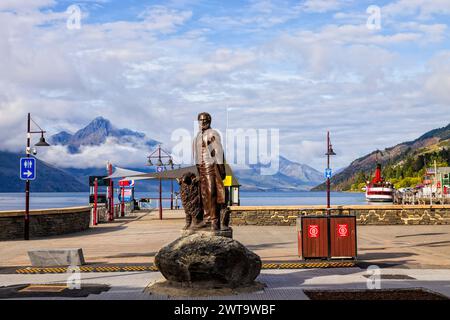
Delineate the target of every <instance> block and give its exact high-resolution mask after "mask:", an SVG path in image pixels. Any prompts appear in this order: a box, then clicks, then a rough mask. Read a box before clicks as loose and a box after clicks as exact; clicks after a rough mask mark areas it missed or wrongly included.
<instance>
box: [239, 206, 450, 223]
mask: <svg viewBox="0 0 450 320" xmlns="http://www.w3.org/2000/svg"><path fill="white" fill-rule="evenodd" d="M230 210H231V224H232V225H260V226H261V225H262V226H273V225H279V226H294V225H295V224H296V219H297V217H299V216H302V215H325V214H326V211H327V210H326V207H325V206H305V207H301V206H297V207H294V206H277V207H269V206H267V207H244V206H233V207H230ZM349 214H351V215H356V220H357V223H358V224H372V225H396V224H405V225H407V224H410V225H413V224H450V205H432V206H430V205H376V206H375V205H354V206H332V208H331V215H349Z"/></svg>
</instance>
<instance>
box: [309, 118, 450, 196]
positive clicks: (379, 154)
mask: <svg viewBox="0 0 450 320" xmlns="http://www.w3.org/2000/svg"><path fill="white" fill-rule="evenodd" d="M449 149H450V124H449V125H447V126H446V127H443V128H438V129H434V130H431V131H429V132H427V133H425V134H423V135H422V136H420V137H418V138H417V139H415V140H413V141H407V142H403V143H399V144H397V145H395V146H393V147H390V148H386V149H384V150H382V151H380V150H375V151H373V152H371V153H369V154H367V155H365V156H363V157H360V158H358V159H356V160H354V161H353V162H352V163H351V164H350V165H349V166H348V167H347V168H345V169H344V170H342V171H341V172H340V173H338V174H336V175H335V176H334V177H332V178H331V188H332V189H333V190H336V191H342V190H349V189H350V188H351V186H352V185H353V184H354V183H355V182H359V181H358V175H361V174H363V175H364V176H366V177H370V175H371V174H372V173H373V171H374V170H375V167H376V163H377V162H379V163H380V164H381V165H382V166H383V167H390V168H394V170H395V168H400V167H401V166H404V165H405V164H407V163H417V165H415V168H414V170H412V171H413V173H417V172H418V171H419V170H420V169H421V168H423V167H424V166H426V165H427V163H426V162H427V160H430V159H432V158H433V157H434V158H436V157H439V155H440V154H441V153H442V154H444V155H445V156H444V158H445V157H448V152H447V151H448V150H449ZM443 160H444V161H447V162H448V161H449V159H443ZM428 165H430V164H429V163H428ZM401 174H402V175H403V173H401ZM325 189H326V185H325V183H322V184H320V185H318V186H316V187H314V188H313V189H312V190H313V191H318V190H325Z"/></svg>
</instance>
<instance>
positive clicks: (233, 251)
mask: <svg viewBox="0 0 450 320" xmlns="http://www.w3.org/2000/svg"><path fill="white" fill-rule="evenodd" d="M155 265H156V267H157V268H158V270H159V271H160V272H161V273H162V275H163V276H164V278H166V280H167V282H164V283H160V284H158V285H156V287H155V288H159V289H160V290H159V292H160V293H162V292H169V291H170V290H172V289H173V290H174V291H173V292H178V294H179V295H194V294H195V291H196V289H202V290H203V291H204V292H205V294H206V295H208V294H212V293H214V292H215V290H216V289H223V292H224V294H225V295H228V294H232V292H237V291H236V290H239V288H241V289H243V290H247V289H250V290H253V289H255V290H261V287H260V286H259V285H258V284H257V283H256V282H255V280H256V278H257V277H258V275H259V274H260V272H261V267H262V262H261V258H260V257H259V256H258V255H257V254H255V253H254V252H252V251H250V250H249V249H247V248H246V247H245V246H244V245H243V244H241V243H240V242H238V241H236V240H233V239H231V238H228V237H223V236H216V235H214V234H213V233H212V232H208V231H200V232H199V231H197V232H195V233H194V234H191V235H189V236H185V237H181V238H178V239H177V240H175V241H173V242H172V243H170V244H168V245H167V246H165V247H163V248H161V249H160V250H159V252H158V253H157V254H156V256H155ZM255 286H256V287H255ZM185 289H186V290H185ZM166 290H169V291H166ZM155 293H156V291H155ZM168 294H169V295H170V293H168ZM172 294H173V293H172Z"/></svg>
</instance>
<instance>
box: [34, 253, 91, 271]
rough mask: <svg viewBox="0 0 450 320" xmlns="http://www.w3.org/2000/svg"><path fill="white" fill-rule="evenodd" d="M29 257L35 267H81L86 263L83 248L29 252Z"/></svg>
mask: <svg viewBox="0 0 450 320" xmlns="http://www.w3.org/2000/svg"><path fill="white" fill-rule="evenodd" d="M28 256H29V257H30V261H31V265H32V266H33V267H56V266H81V265H83V264H84V263H85V262H84V256H83V250H82V249H81V248H75V249H39V250H29V251H28Z"/></svg>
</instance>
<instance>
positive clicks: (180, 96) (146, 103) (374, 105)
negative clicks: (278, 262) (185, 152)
mask: <svg viewBox="0 0 450 320" xmlns="http://www.w3.org/2000/svg"><path fill="white" fill-rule="evenodd" d="M78 13H79V14H80V15H79V17H78ZM449 22H450V1H448V0H391V1H375V0H372V1H365V0H362V1H361V0H342V1H338V0H303V1H300V0H296V1H284V0H277V1H271V0H249V1H236V0H232V1H201V0H171V1H143V0H139V1H138V0H130V1H124V0H122V1H114V0H90V1H86V0H85V1H81V0H80V1H68V0H64V1H57V0H34V1H33V0H0V134H1V136H2V139H0V150H9V151H23V149H24V148H25V142H26V140H25V138H26V114H27V113H28V112H31V114H32V118H33V119H34V120H35V121H36V123H38V124H39V126H40V127H42V128H43V129H44V130H46V131H47V135H48V136H50V135H52V134H55V133H58V132H60V131H62V130H65V131H69V132H75V131H77V130H78V129H80V128H82V127H84V126H85V125H87V124H88V123H89V122H90V121H91V120H92V119H94V118H95V117H97V116H103V117H105V118H107V119H109V120H111V122H112V123H113V124H114V125H115V126H117V127H119V128H129V129H132V130H136V131H140V132H143V133H145V134H146V135H147V136H148V137H149V138H152V139H155V140H158V141H161V142H162V143H163V147H165V148H166V149H167V150H171V148H172V147H173V146H174V144H175V142H174V141H172V140H171V136H172V134H173V132H174V131H176V130H177V129H180V128H181V129H183V128H184V129H187V130H190V131H192V128H193V126H194V123H195V120H196V117H197V114H198V113H199V112H202V111H206V112H209V113H210V114H211V115H212V117H213V123H212V126H213V127H216V128H219V129H221V130H225V129H226V128H228V129H238V128H242V129H255V130H263V129H277V130H279V148H280V153H281V154H282V155H283V156H285V157H287V158H288V159H290V160H293V161H297V162H300V163H305V164H308V165H310V166H312V167H314V168H316V169H318V170H323V169H324V168H325V166H326V161H325V156H324V153H325V152H326V140H325V139H326V132H327V131H330V132H331V139H332V143H333V148H334V150H335V152H336V153H337V155H336V156H335V157H333V166H334V167H336V168H342V167H345V166H347V165H348V164H349V163H350V162H351V161H353V160H354V159H356V158H358V157H361V156H363V155H365V154H367V153H369V152H372V151H373V150H375V149H384V148H386V147H390V146H393V145H395V144H397V143H401V142H404V141H408V140H413V139H415V138H417V137H419V136H420V135H422V134H423V133H425V132H427V131H429V130H431V129H435V128H438V127H443V126H446V125H447V124H448V123H449V122H450V121H449V119H450V117H449V114H450V41H449V26H448V24H449ZM34 139H36V140H37V139H38V137H34ZM46 149H47V150H42V151H39V155H38V156H39V157H41V158H42V159H44V160H46V161H48V162H50V163H53V164H55V165H65V166H68V165H70V166H73V167H84V166H87V165H98V166H100V165H102V163H104V162H105V161H106V160H108V159H110V160H112V161H113V163H115V164H116V165H118V166H123V167H126V166H131V165H136V164H137V163H139V162H142V161H144V160H145V157H146V155H147V153H146V151H145V150H142V149H140V148H136V147H135V146H120V147H119V146H117V145H115V144H114V141H110V140H108V142H107V143H106V144H105V145H103V146H100V147H97V148H86V149H83V150H82V153H81V154H78V155H75V156H74V155H70V154H69V153H67V150H65V149H64V148H62V147H57V146H54V147H50V148H46ZM107 158H108V159H107Z"/></svg>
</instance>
